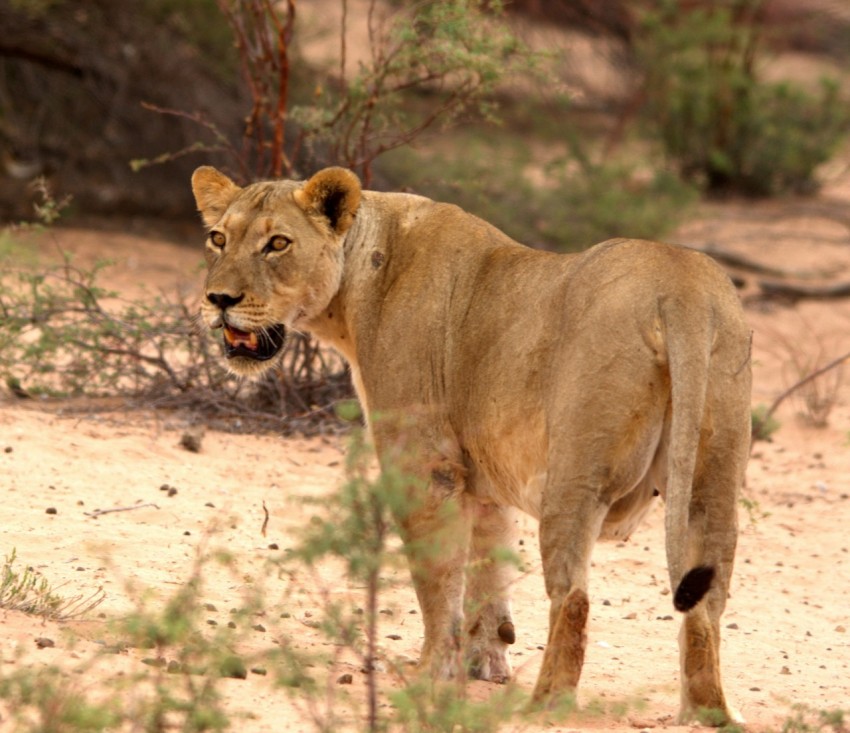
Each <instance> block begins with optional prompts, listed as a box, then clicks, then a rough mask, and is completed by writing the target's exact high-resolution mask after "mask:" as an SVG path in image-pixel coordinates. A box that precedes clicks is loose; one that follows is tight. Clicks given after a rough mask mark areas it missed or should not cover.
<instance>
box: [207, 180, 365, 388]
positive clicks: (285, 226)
mask: <svg viewBox="0 0 850 733" xmlns="http://www.w3.org/2000/svg"><path fill="white" fill-rule="evenodd" d="M192 190H193V191H194V194H195V201H196V202H197V205H198V209H199V210H200V212H201V216H202V217H203V220H204V223H205V224H206V225H207V227H208V229H209V234H208V236H207V242H206V250H205V256H206V260H207V266H208V273H207V279H206V283H205V286H204V296H205V297H204V299H203V302H202V305H201V314H202V317H203V320H204V322H205V323H206V325H207V326H208V327H209V328H211V329H217V328H221V329H222V333H223V338H224V347H225V353H226V355H227V359H228V364H229V366H230V368H231V369H232V370H233V371H234V372H237V373H239V374H257V373H259V372H261V371H263V370H264V369H266V368H268V367H269V366H270V365H272V364H274V362H275V359H276V357H277V356H278V355H279V354H280V352H281V349H282V348H283V345H284V341H285V337H286V331H287V329H295V330H297V329H299V327H303V326H304V324H306V323H308V322H309V321H310V319H312V318H315V317H316V316H317V315H318V314H319V313H321V312H322V311H323V310H324V309H325V308H326V307H327V305H328V303H329V302H330V301H331V299H332V298H333V296H334V295H335V294H336V292H337V290H338V288H339V284H340V279H341V277H342V267H343V254H342V243H343V239H344V236H345V233H346V231H347V230H348V228H349V227H350V226H351V224H352V222H353V221H354V217H355V215H356V213H357V209H358V206H359V205H360V181H359V180H358V178H357V176H355V175H354V174H353V173H351V172H350V171H348V170H345V169H343V168H327V169H325V170H323V171H320V172H319V173H317V174H316V175H315V176H313V177H312V178H311V179H310V180H309V181H307V182H306V183H296V182H292V181H267V182H263V183H255V184H253V185H250V186H246V187H245V188H240V187H239V186H237V185H236V184H235V183H234V182H233V181H231V180H230V179H229V178H228V177H227V176H225V175H224V174H223V173H220V172H219V171H217V170H216V169H215V168H211V167H209V166H204V167H201V168H198V169H197V170H196V171H195V173H194V175H193V176H192Z"/></svg>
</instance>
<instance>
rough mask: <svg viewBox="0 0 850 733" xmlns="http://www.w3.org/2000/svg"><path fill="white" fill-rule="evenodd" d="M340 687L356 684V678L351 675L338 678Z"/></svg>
mask: <svg viewBox="0 0 850 733" xmlns="http://www.w3.org/2000/svg"><path fill="white" fill-rule="evenodd" d="M336 682H337V684H338V685H350V684H352V683H353V682H354V677H353V676H352V675H350V674H343V675H340V676H339V677H338V678H337V681H336Z"/></svg>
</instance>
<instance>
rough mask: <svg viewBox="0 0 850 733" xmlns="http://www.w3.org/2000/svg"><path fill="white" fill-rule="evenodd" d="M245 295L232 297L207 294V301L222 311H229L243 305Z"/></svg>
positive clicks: (220, 294)
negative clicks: (233, 307)
mask: <svg viewBox="0 0 850 733" xmlns="http://www.w3.org/2000/svg"><path fill="white" fill-rule="evenodd" d="M244 297H245V296H244V295H230V294H229V293H207V300H208V301H209V302H210V303H212V304H213V305H214V306H216V307H217V308H221V310H227V309H228V308H231V307H232V306H234V305H236V304H237V303H241V302H242V299H243V298H244Z"/></svg>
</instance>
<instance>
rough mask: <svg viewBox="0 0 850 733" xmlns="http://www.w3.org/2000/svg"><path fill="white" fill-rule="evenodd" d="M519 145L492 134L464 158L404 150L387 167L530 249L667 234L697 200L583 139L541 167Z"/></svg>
mask: <svg viewBox="0 0 850 733" xmlns="http://www.w3.org/2000/svg"><path fill="white" fill-rule="evenodd" d="M517 140H518V139H517V138H516V137H515V136H513V137H511V136H504V137H494V136H492V135H491V136H489V140H488V141H487V142H483V141H477V142H470V143H469V144H467V145H466V146H465V151H466V152H465V154H464V156H463V157H462V158H457V157H456V156H453V155H451V154H450V155H447V156H440V155H439V154H434V153H430V152H429V153H427V154H424V153H423V154H420V153H418V152H417V151H413V150H403V151H398V152H397V153H395V154H393V155H392V156H391V157H389V159H388V161H387V165H386V167H385V170H387V171H388V172H389V173H390V175H392V176H393V178H397V179H398V180H399V181H401V180H403V181H404V182H405V183H406V184H407V185H409V186H410V188H412V189H413V190H415V191H417V192H418V193H422V194H424V195H427V196H430V197H432V198H435V199H437V200H441V201H448V202H450V203H455V204H457V205H458V206H460V207H462V208H464V209H466V210H467V211H470V212H472V213H473V214H476V215H477V216H480V217H481V218H482V219H485V220H486V221H489V222H490V223H491V224H493V225H495V226H497V227H498V228H499V229H501V230H502V231H504V232H505V233H507V234H508V235H509V236H511V237H513V238H514V239H516V240H517V241H519V242H522V243H523V244H527V245H529V246H535V247H542V248H545V249H552V250H559V251H563V252H573V251H578V250H582V249H586V248H587V247H590V246H591V245H593V244H596V243H597V242H601V241H603V240H605V239H609V238H611V237H636V238H649V239H656V238H660V237H663V235H664V234H665V233H667V232H668V231H669V230H670V229H672V228H673V227H674V226H675V225H676V223H677V222H678V221H679V220H680V218H681V216H682V214H683V213H684V212H685V211H686V210H687V208H688V206H689V205H690V204H691V203H692V202H693V201H694V200H695V198H696V192H695V190H694V189H693V188H692V187H690V186H688V185H686V184H683V183H682V182H681V181H680V180H679V179H678V178H677V177H676V176H675V175H673V174H671V173H669V172H666V171H663V170H653V169H647V170H646V171H643V170H640V169H639V168H638V166H637V165H636V164H632V163H630V162H625V161H622V160H613V161H602V162H596V161H594V160H591V159H590V158H589V156H587V155H585V154H584V153H583V152H582V150H581V149H580V148H581V147H583V146H582V145H581V144H579V143H577V142H575V141H573V142H572V150H571V152H569V153H567V154H566V155H563V156H561V157H560V158H558V159H556V160H554V161H551V162H549V163H548V164H540V163H538V162H536V161H534V160H532V158H531V155H530V154H529V152H528V150H527V147H526V146H525V144H524V143H523V142H521V141H520V142H518V141H517ZM526 171H533V173H532V175H526V174H525V172H526Z"/></svg>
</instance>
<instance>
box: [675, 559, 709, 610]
mask: <svg viewBox="0 0 850 733" xmlns="http://www.w3.org/2000/svg"><path fill="white" fill-rule="evenodd" d="M712 580H714V568H713V567H711V566H710V565H698V566H697V567H695V568H693V569H691V570H688V572H687V573H685V577H684V578H682V582H681V583H679V587H678V588H676V593H675V594H674V595H673V605H674V606H675V607H676V610H677V611H681V612H682V613H684V612H685V611H690V610H691V609H692V608H693V607H694V606H696V605H697V603H699V602H700V601H701V600H702V597H703V596H704V595H705V594H706V593H708V589H709V588H711V581H712Z"/></svg>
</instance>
